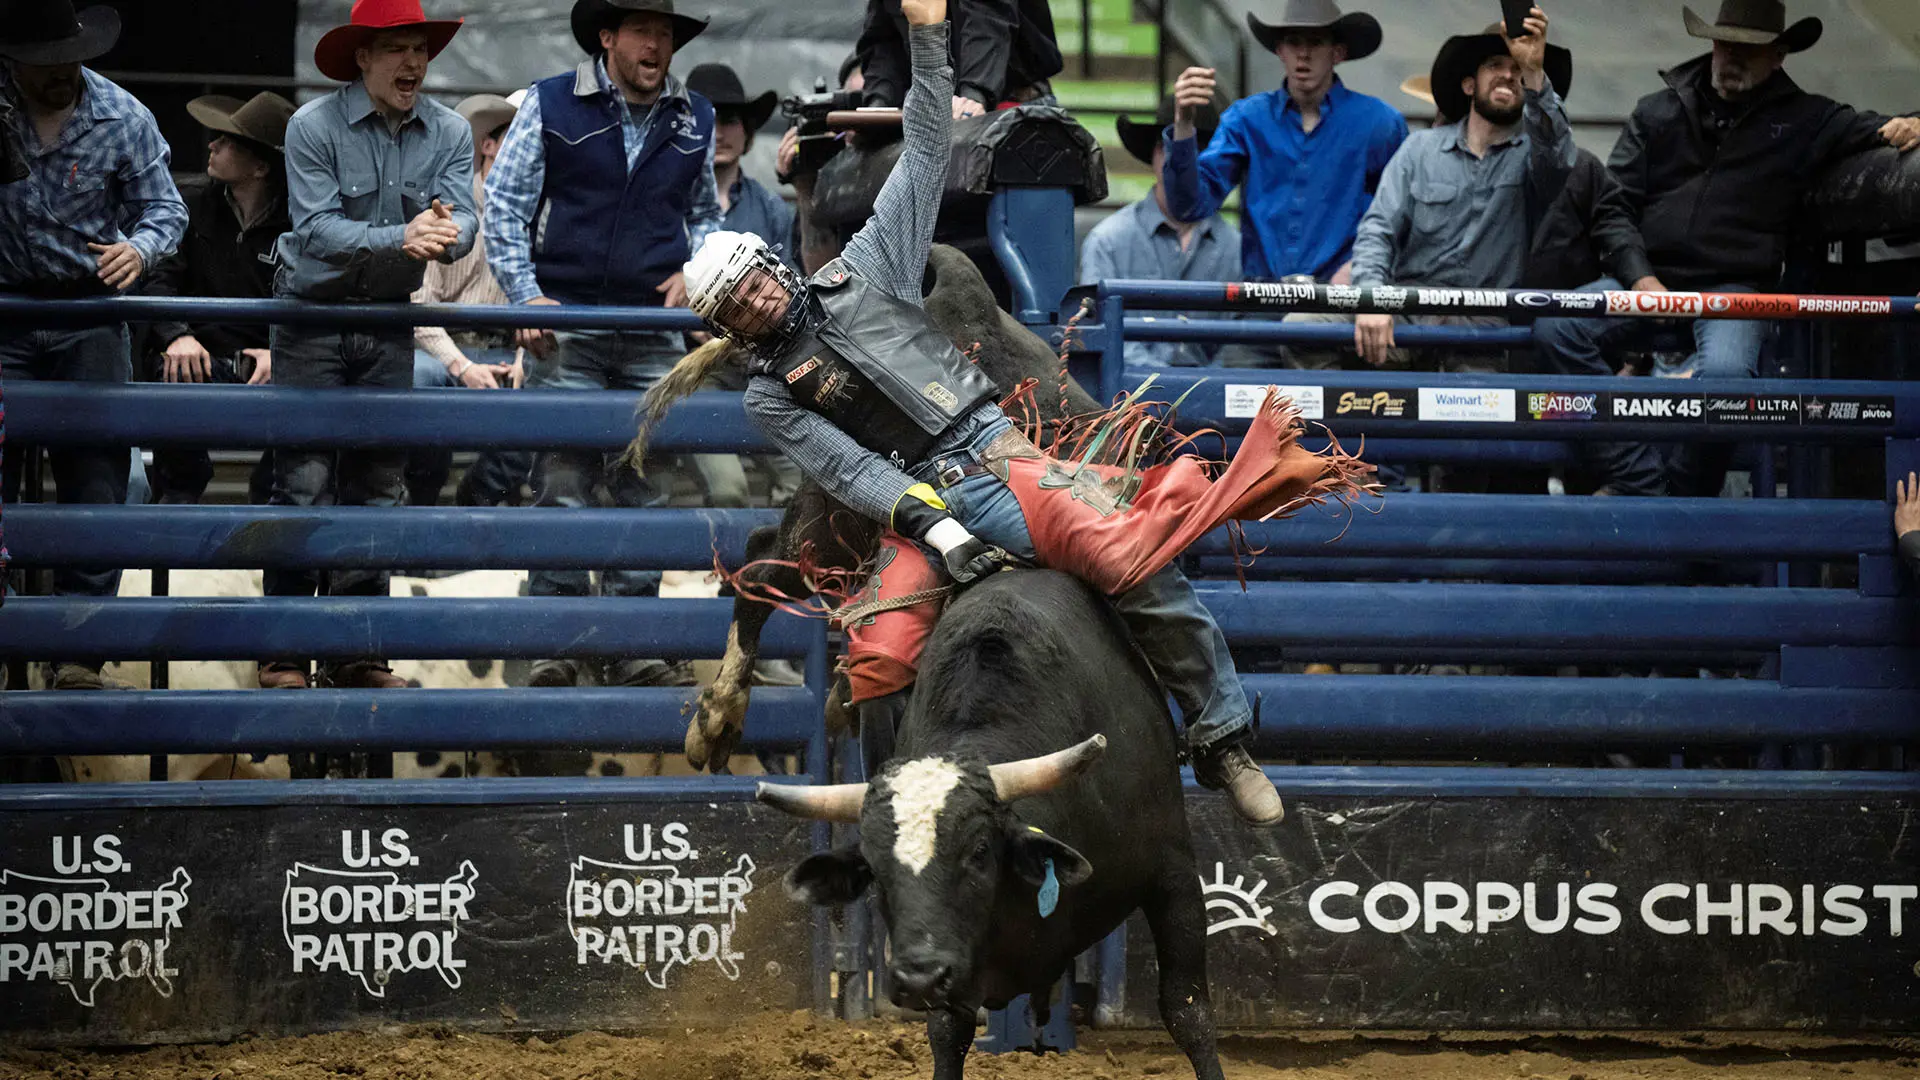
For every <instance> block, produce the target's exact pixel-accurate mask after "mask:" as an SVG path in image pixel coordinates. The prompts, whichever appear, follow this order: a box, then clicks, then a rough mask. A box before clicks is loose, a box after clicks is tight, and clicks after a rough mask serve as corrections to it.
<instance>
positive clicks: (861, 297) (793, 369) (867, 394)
mask: <svg viewBox="0 0 1920 1080" xmlns="http://www.w3.org/2000/svg"><path fill="white" fill-rule="evenodd" d="M809 285H810V286H811V287H810V288H809V289H808V302H809V303H811V304H813V305H814V306H815V311H814V312H813V313H812V314H813V315H814V316H815V317H813V318H810V319H808V320H806V324H808V325H810V326H811V329H810V330H808V331H806V332H803V333H801V334H798V335H796V336H795V338H794V340H793V342H792V344H790V345H789V346H787V348H786V349H784V350H783V351H781V352H780V353H779V354H778V355H776V356H775V357H773V358H771V359H769V360H767V361H766V362H765V363H764V367H763V370H765V371H766V373H767V374H769V375H772V376H774V377H775V378H778V379H779V380H780V381H781V382H784V383H786V384H787V392H788V393H790V394H792V395H793V399H794V400H795V401H797V402H799V403H800V404H801V405H802V406H804V407H806V408H808V409H812V410H813V411H814V412H817V413H819V414H820V415H822V416H824V417H826V418H827V419H828V420H830V421H832V422H833V425H834V426H835V427H838V428H839V429H840V430H842V431H844V432H846V433H847V434H848V435H849V436H851V437H852V438H853V440H854V441H855V442H858V443H859V444H860V445H861V446H864V447H866V448H867V449H869V450H871V451H873V452H874V453H876V454H879V455H881V456H883V457H889V458H893V459H894V460H895V462H896V464H909V463H912V462H916V461H919V460H920V459H921V458H923V457H925V456H926V453H927V450H928V449H929V448H930V447H931V446H932V445H933V443H934V440H935V439H936V438H937V437H938V436H939V435H940V433H941V432H943V431H945V430H947V428H949V427H951V426H952V425H953V422H954V421H956V420H958V419H960V418H961V417H963V416H965V415H966V414H967V413H968V412H970V411H972V410H973V409H974V407H975V406H977V405H979V404H980V403H981V402H983V401H988V400H991V399H992V398H993V397H994V386H993V382H992V380H990V379H988V378H987V377H986V375H985V374H983V373H982V372H981V371H980V370H979V369H978V368H976V367H974V365H973V364H972V363H971V362H969V361H968V360H967V358H966V357H964V356H962V355H961V354H960V351H959V350H958V349H955V348H954V347H953V343H952V342H950V341H948V340H947V338H946V336H945V335H944V334H942V333H941V332H940V331H939V330H938V329H936V328H935V327H934V325H933V324H932V323H931V322H929V321H928V319H927V315H926V312H925V311H924V310H922V309H921V308H920V307H919V306H917V305H915V304H909V303H907V302H906V301H904V300H900V299H898V298H896V297H894V296H892V295H890V294H889V293H887V292H886V291H885V290H883V289H879V288H876V287H875V286H874V285H873V284H872V283H870V282H868V281H866V280H864V279H863V278H861V277H860V276H859V275H858V274H854V273H852V272H851V271H849V270H848V269H847V267H846V264H845V263H844V262H842V261H841V260H839V259H835V260H834V261H832V262H830V263H828V264H827V265H826V266H824V267H822V268H821V269H820V272H819V273H817V274H815V275H814V276H813V278H812V280H811V281H810V282H809Z"/></svg>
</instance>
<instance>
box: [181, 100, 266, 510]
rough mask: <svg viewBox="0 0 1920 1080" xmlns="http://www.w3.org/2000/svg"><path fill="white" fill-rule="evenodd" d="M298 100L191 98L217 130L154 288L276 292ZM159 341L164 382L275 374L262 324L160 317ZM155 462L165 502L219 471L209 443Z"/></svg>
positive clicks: (191, 493) (193, 498)
mask: <svg viewBox="0 0 1920 1080" xmlns="http://www.w3.org/2000/svg"><path fill="white" fill-rule="evenodd" d="M293 108H294V107H293V103H292V102H291V101H288V100H287V99H286V98H283V97H281V96H280V95H279V94H273V93H263V94H258V95H255V96H254V98H253V99H252V100H251V101H247V102H241V101H239V100H237V99H235V98H230V97H225V96H222V95H219V94H209V95H207V96H205V97H198V98H194V99H193V100H192V101H190V102H188V103H187V112H189V113H190V114H192V116H193V118H194V119H195V120H198V121H200V123H201V125H202V126H204V127H205V128H206V129H207V131H208V132H209V133H211V135H212V139H211V141H210V142H209V143H208V144H207V182H206V183H205V184H204V185H202V186H201V187H200V189H199V190H198V191H197V192H195V193H193V194H191V195H190V196H189V198H188V202H187V233H186V236H184V237H183V238H181V241H180V248H179V250H178V251H177V252H176V253H175V254H173V255H172V256H170V257H168V258H167V259H165V260H163V261H162V262H161V263H160V264H159V265H158V266H156V267H154V270H153V273H152V274H151V275H149V276H148V278H147V284H146V289H145V292H146V294H147V295H149V296H210V297H224V298H232V299H241V300H264V299H270V298H271V297H272V296H273V265H274V264H273V246H274V243H275V242H276V241H277V240H279V238H280V234H281V233H283V232H286V231H287V230H288V229H289V228H291V225H290V223H289V221H288V219H287V171H286V166H285V164H284V163H283V161H282V158H281V147H282V146H283V144H284V143H285V141H286V132H287V121H288V119H289V118H291V117H292V116H293ZM190 190H191V189H190ZM153 341H154V345H155V347H156V348H158V349H159V350H161V351H160V352H159V354H158V356H156V357H155V358H154V363H155V366H156V370H155V371H154V373H153V374H154V376H155V377H157V378H158V379H161V380H164V381H166V382H196V383H197V382H239V381H245V382H248V383H251V384H253V385H256V386H257V385H259V384H262V383H265V382H267V381H269V380H270V379H271V378H272V376H273V361H272V355H271V354H270V353H269V352H268V350H267V328H266V326H264V325H253V324H245V323H202V322H196V323H185V322H161V323H155V324H154V326H153ZM153 464H154V494H155V497H156V499H157V501H159V502H163V503H195V502H199V501H200V496H201V495H202V494H204V493H205V492H206V490H207V482H208V481H209V480H211V479H213V465H212V463H211V462H210V461H209V460H208V458H207V452H206V450H204V449H200V448H186V447H164V446H163V447H159V448H157V449H155V451H154V456H153Z"/></svg>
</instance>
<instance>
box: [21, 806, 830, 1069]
mask: <svg viewBox="0 0 1920 1080" xmlns="http://www.w3.org/2000/svg"><path fill="white" fill-rule="evenodd" d="M0 828H4V829H5V831H6V835H7V838H8V843H7V844H6V846H5V849H4V853H3V854H0V1038H5V1039H11V1040H14V1041H19V1042H35V1043H60V1042H75V1043H78V1042H84V1043H88V1044H102V1043H107V1044H110V1043H122V1042H124V1043H140V1042H153V1041H179V1040H199V1039H222V1038H230V1037H233V1036H235V1035H237V1034H240V1033H242V1032H263V1033H264V1032H273V1033H291V1032H302V1031H319V1030H329V1029H333V1028H338V1027H344V1026H355V1025H365V1024H374V1023H395V1022H398V1023H449V1024H454V1025H457V1026H459V1027H462V1028H480V1029H499V1030H512V1029H515V1028H523V1029H527V1030H535V1029H541V1030H544V1029H552V1028H568V1029H578V1028H587V1027H615V1028H644V1027H658V1026H666V1025H689V1026H691V1025H713V1024H724V1023H726V1022H727V1021H728V1020H729V1019H730V1018H732V1017H735V1016H738V1015H739V1014H741V1013H743V1012H750V1011H763V1010H779V1011H785V1010H791V1009H798V1008H807V1007H810V1006H811V1005H812V1003H813V999H812V963H813V959H812V945H811V942H812V936H813V931H812V917H811V914H810V913H809V911H808V910H807V909H806V908H805V907H804V906H803V905H800V904H796V903H794V902H792V901H791V900H789V899H788V898H787V897H786V895H785V894H784V892H782V890H781V889H780V888H779V884H778V882H779V877H780V875H781V874H782V873H784V872H785V871H786V870H787V869H788V868H789V867H790V866H792V865H793V864H794V863H795V862H797V861H799V860H800V859H802V858H805V857H806V855H807V854H808V853H809V852H810V850H811V847H810V842H809V841H810V832H809V828H808V826H807V824H806V823H804V822H797V821H795V820H794V819H792V818H789V817H786V816H785V815H783V814H779V813H777V812H775V811H772V810H768V809H764V808H761V807H759V806H757V805H755V804H753V803H750V802H744V801H737V800H736V801H720V802H704V801H702V802H689V803H676V804H665V803H656V802H651V801H649V802H645V803H638V804H633V805H627V806H613V805H602V804H586V805H573V806H541V805H528V806H514V805H509V806H471V807H468V806H441V805H421V806H298V807H234V808H206V809H199V808H196V809H181V810H161V809H154V810H146V811H142V812H140V813H139V814H137V815H131V816H130V815H129V814H127V813H126V812H124V811H105V810H102V811H72V812H58V813H56V812H51V811H49V812H38V811H20V812H11V813H7V814H4V815H0Z"/></svg>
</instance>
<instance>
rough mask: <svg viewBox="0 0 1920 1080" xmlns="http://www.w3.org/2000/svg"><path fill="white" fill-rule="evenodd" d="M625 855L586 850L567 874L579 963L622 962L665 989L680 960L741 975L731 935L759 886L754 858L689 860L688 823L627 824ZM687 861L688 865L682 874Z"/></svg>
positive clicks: (695, 854) (694, 853) (693, 855)
mask: <svg viewBox="0 0 1920 1080" xmlns="http://www.w3.org/2000/svg"><path fill="white" fill-rule="evenodd" d="M621 854H622V856H623V858H622V859H621V860H619V861H611V860H605V859H592V858H588V857H586V856H584V855H583V856H580V857H578V858H576V859H574V860H573V865H572V867H571V868H570V870H569V873H568V875H567V893H566V907H567V932H568V933H569V934H571V935H572V937H573V942H574V963H576V964H583V965H584V964H593V965H603V964H613V963H621V964H625V965H627V966H629V967H633V968H637V969H639V970H641V971H644V972H645V973H646V979H647V982H648V984H650V985H651V986H653V987H654V989H656V990H665V989H666V988H667V976H668V974H670V973H671V972H672V971H673V969H674V968H675V967H681V966H685V965H689V964H704V963H712V964H713V965H714V966H715V967H717V968H719V969H720V974H722V975H723V976H725V977H726V978H727V979H728V980H732V981H737V980H738V979H739V978H740V961H742V960H745V959H746V958H747V956H746V954H745V953H743V952H738V951H736V950H735V949H734V942H733V935H734V930H735V928H736V926H737V925H738V920H739V916H741V915H744V914H746V910H747V896H748V895H749V894H750V893H752V892H753V871H754V865H753V859H751V858H750V857H748V856H746V855H741V856H740V857H739V858H737V859H735V860H734V861H733V863H732V865H731V866H725V865H724V864H723V866H722V867H721V868H720V869H719V872H718V873H713V872H709V873H706V874H701V873H698V872H696V871H695V870H694V868H693V867H692V866H691V865H690V864H692V863H694V862H697V861H698V860H699V858H700V852H699V851H698V850H696V849H695V848H694V847H693V845H692V843H691V842H690V841H689V840H688V839H687V826H686V824H685V823H684V822H679V821H670V822H667V823H665V824H664V825H661V826H660V827H659V829H658V831H657V832H656V831H655V829H654V826H652V825H651V824H648V825H640V826H634V825H631V824H629V825H626V826H624V827H623V828H622V830H621ZM683 867H685V868H686V869H687V870H688V871H689V872H688V873H685V874H683V873H681V869H682V868H683Z"/></svg>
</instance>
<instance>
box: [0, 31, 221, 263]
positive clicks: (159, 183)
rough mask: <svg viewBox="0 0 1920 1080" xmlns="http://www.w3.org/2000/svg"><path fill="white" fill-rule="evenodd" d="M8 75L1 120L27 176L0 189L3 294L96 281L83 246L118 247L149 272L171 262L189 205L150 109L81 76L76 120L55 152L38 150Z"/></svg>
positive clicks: (70, 120)
mask: <svg viewBox="0 0 1920 1080" xmlns="http://www.w3.org/2000/svg"><path fill="white" fill-rule="evenodd" d="M4 72H5V67H4V65H0V101H3V102H4V103H5V104H6V105H7V106H8V107H9V108H10V110H11V111H5V110H0V118H4V122H5V123H6V125H7V127H8V130H9V131H10V132H11V134H12V135H13V137H14V138H15V139H17V140H18V142H19V145H20V146H21V147H23V148H24V149H25V150H26V154H27V167H28V173H27V177H26V179H24V180H19V181H15V182H14V183H11V184H0V289H8V288H21V287H27V286H43V287H44V286H55V287H58V286H62V285H71V284H79V285H81V286H82V287H85V286H87V285H88V284H89V283H97V282H98V274H99V268H100V257H99V255H98V254H96V253H94V252H91V251H88V250H87V245H88V244H117V243H119V242H121V241H123V240H124V241H126V242H127V243H129V244H132V245H133V249H134V250H135V251H138V252H139V253H140V261H141V262H142V263H143V264H144V265H145V268H146V269H147V270H149V271H151V270H152V269H153V267H154V265H155V264H156V263H158V262H159V261H160V260H161V259H162V258H164V257H166V256H168V255H171V254H173V251H174V249H175V248H176V247H178V246H179V245H180V237H181V236H182V235H184V234H185V233H186V231H187V204H186V203H185V202H184V201H183V200H182V199H181V198H180V191H179V189H177V188H175V187H174V186H173V175H172V174H171V173H170V172H168V171H167V165H168V163H169V161H171V160H172V155H171V154H170V153H169V152H168V150H167V141H166V140H165V139H163V138H161V136H160V127H159V125H158V124H156V123H155V122H154V119H153V114H152V113H150V112H148V111H147V107H146V106H144V105H142V104H140V103H139V102H138V101H135V100H134V98H133V95H131V94H129V93H127V92H126V91H125V90H122V89H120V88H119V87H118V86H115V85H114V84H113V83H111V82H109V81H107V80H106V79H103V78H101V77H100V76H99V75H96V74H94V73H93V72H92V71H90V70H88V69H86V68H81V69H80V74H81V78H82V81H83V83H84V85H83V87H82V89H81V91H80V100H79V102H78V103H76V104H75V105H74V109H73V114H72V115H71V116H69V117H67V122H66V123H65V124H64V125H63V126H62V127H61V128H60V136H59V138H58V139H56V140H55V141H54V144H53V145H52V146H41V145H40V136H39V135H38V133H36V132H35V130H34V126H33V121H32V119H31V118H29V117H28V116H27V108H26V104H25V103H24V102H23V101H22V100H21V98H20V93H19V91H18V90H17V89H16V88H15V87H14V85H13V80H12V79H11V78H9V77H7V76H6V75H5V74H4ZM100 290H101V291H102V292H105V291H106V286H105V285H101V286H100Z"/></svg>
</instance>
